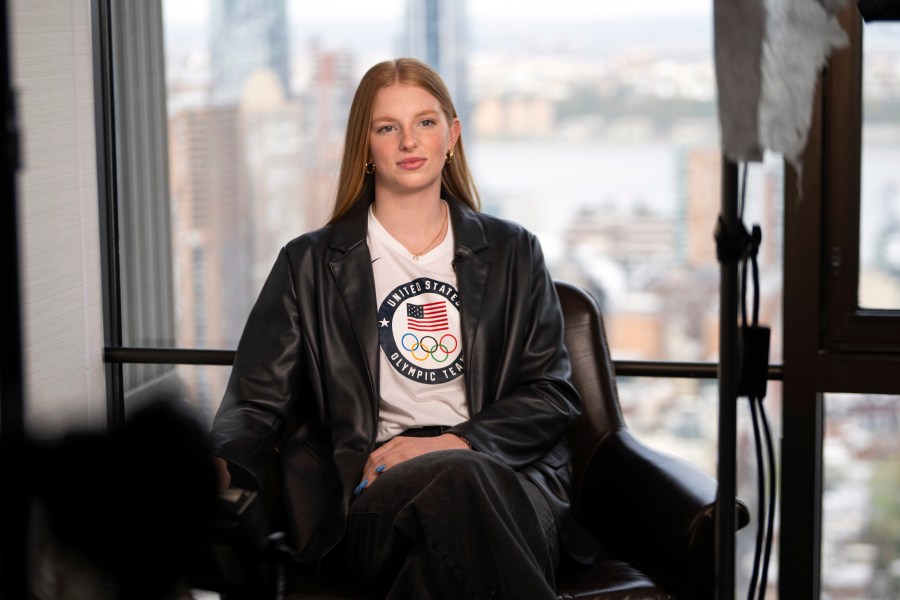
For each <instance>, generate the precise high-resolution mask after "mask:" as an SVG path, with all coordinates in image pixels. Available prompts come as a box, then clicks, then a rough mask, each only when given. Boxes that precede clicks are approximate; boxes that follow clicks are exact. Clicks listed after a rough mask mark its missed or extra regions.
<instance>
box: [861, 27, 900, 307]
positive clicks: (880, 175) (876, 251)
mask: <svg viewBox="0 0 900 600" xmlns="http://www.w3.org/2000/svg"><path fill="white" fill-rule="evenodd" d="M862 61H863V84H862V90H863V99H862V117H863V132H862V156H861V162H862V184H861V190H860V204H861V207H862V219H861V225H860V227H861V230H860V254H861V259H860V281H859V305H860V307H863V308H867V309H900V175H898V173H897V170H896V165H897V164H900V67H898V65H900V24H898V23H891V22H881V23H877V22H876V23H870V24H868V25H866V27H865V35H864V38H863V57H862Z"/></svg>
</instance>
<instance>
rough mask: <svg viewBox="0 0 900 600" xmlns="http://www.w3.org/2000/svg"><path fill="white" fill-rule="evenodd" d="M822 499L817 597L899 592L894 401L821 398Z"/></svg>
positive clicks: (898, 406)
mask: <svg viewBox="0 0 900 600" xmlns="http://www.w3.org/2000/svg"><path fill="white" fill-rule="evenodd" d="M825 404H826V422H825V448H824V469H825V477H824V480H825V481H824V490H823V493H822V504H823V519H822V521H823V526H822V591H823V592H824V594H827V597H829V598H896V597H897V595H898V594H900V544H898V539H900V503H898V501H897V488H898V486H900V442H898V440H900V437H898V435H897V433H898V431H900V397H897V396H893V397H892V396H879V395H863V394H828V395H827V396H826V398H825Z"/></svg>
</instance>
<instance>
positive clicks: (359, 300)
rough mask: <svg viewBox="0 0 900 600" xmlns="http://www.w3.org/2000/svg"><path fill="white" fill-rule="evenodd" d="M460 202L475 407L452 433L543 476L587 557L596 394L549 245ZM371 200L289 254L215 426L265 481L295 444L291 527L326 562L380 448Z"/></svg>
mask: <svg viewBox="0 0 900 600" xmlns="http://www.w3.org/2000/svg"><path fill="white" fill-rule="evenodd" d="M444 198H448V196H447V195H444ZM448 204H449V206H450V218H451V220H452V223H453V232H454V236H455V246H456V250H455V259H454V266H455V270H456V274H457V283H458V289H459V293H460V297H461V307H460V319H461V327H462V342H463V356H464V357H465V372H464V377H465V390H466V400H467V403H468V408H469V414H470V415H471V418H470V419H469V420H468V421H466V422H464V423H461V424H459V425H457V426H456V427H454V428H453V429H451V431H452V432H453V433H457V434H459V435H461V436H462V437H464V438H465V439H466V440H468V441H469V442H470V443H471V444H472V446H473V447H474V448H475V449H477V450H478V451H480V452H485V453H488V454H490V455H491V456H493V457H495V458H497V459H499V460H500V461H502V462H504V463H506V464H508V465H509V466H510V467H512V468H514V469H516V470H519V471H522V472H524V473H525V474H526V475H527V476H528V477H530V478H531V479H532V480H533V481H534V482H535V483H536V484H537V485H538V486H539V487H540V488H541V489H542V490H543V491H544V493H545V494H546V496H547V498H548V499H549V500H550V502H551V504H552V505H553V507H554V509H555V512H556V515H557V518H558V519H559V524H560V529H561V531H562V534H563V542H564V545H565V547H567V548H568V550H569V553H570V554H572V555H573V556H575V558H581V559H586V553H585V552H584V551H582V550H579V548H584V546H583V544H582V543H579V541H578V539H577V538H579V537H580V528H578V527H576V526H574V525H573V522H572V519H571V517H570V511H569V498H568V496H569V488H570V467H569V450H568V447H567V445H566V441H565V433H566V430H567V429H568V428H569V426H570V425H571V424H572V423H573V421H574V420H575V418H576V417H577V416H578V414H579V411H580V399H579V397H578V393H577V392H576V390H575V388H574V387H573V386H572V384H571V383H570V381H569V376H570V364H569V359H568V354H567V351H566V349H565V346H564V343H563V320H562V314H561V312H560V308H559V301H558V299H557V297H556V292H555V289H554V286H553V283H552V280H551V278H550V276H549V274H548V272H547V270H546V267H545V265H544V259H543V256H542V254H541V249H540V245H539V244H538V241H537V239H536V238H535V237H534V236H533V235H531V234H530V233H528V232H527V231H525V230H524V229H523V228H521V227H520V226H518V225H515V224H512V223H510V222H507V221H504V220H501V219H497V218H495V217H491V216H488V215H485V214H481V213H476V212H474V211H472V210H470V209H469V208H467V207H466V206H465V205H464V204H463V203H461V202H459V201H456V200H454V199H452V198H448ZM368 205H369V201H367V199H365V198H363V199H361V200H360V201H359V202H358V203H357V206H356V207H355V208H354V209H353V210H352V211H351V212H350V213H348V214H347V215H346V216H345V217H343V218H342V219H340V220H339V221H337V222H336V223H333V224H332V225H329V226H326V227H324V228H323V229H320V230H318V231H314V232H311V233H308V234H305V235H302V236H300V237H298V238H296V239H294V240H293V241H291V242H290V243H288V244H287V246H285V247H284V248H283V249H282V250H281V252H280V254H279V256H278V259H277V261H276V262H275V265H274V267H273V269H272V272H271V274H270V275H269V277H268V280H267V281H266V283H265V285H264V286H263V289H262V292H261V293H260V295H259V299H258V300H257V302H256V305H255V306H254V308H253V310H252V311H251V314H250V317H249V319H248V321H247V324H246V327H245V329H244V333H243V336H242V337H241V341H240V344H239V346H238V352H237V358H236V359H235V363H234V368H233V371H232V374H231V379H230V381H229V384H228V388H227V391H226V394H225V398H224V399H223V401H222V405H221V407H220V409H219V411H218V414H217V415H216V418H215V421H214V424H213V430H212V433H211V439H212V442H213V446H214V448H215V453H216V454H217V455H219V456H222V457H224V458H226V459H227V460H228V461H229V463H230V464H229V469H230V470H231V471H232V473H233V474H237V475H238V476H240V474H241V473H242V472H243V473H244V474H248V473H249V474H251V475H252V478H253V479H254V480H255V482H256V483H257V485H258V483H259V482H261V481H263V478H264V474H265V470H266V461H267V457H268V456H269V454H270V453H271V450H272V448H273V447H280V463H281V479H282V485H283V486H284V491H285V498H286V505H287V506H286V512H287V515H286V516H287V524H288V529H289V530H290V531H289V533H290V534H291V535H292V537H293V541H294V543H295V544H296V547H297V549H298V551H299V557H300V560H301V562H303V563H305V564H307V565H308V566H311V567H312V566H315V565H316V564H317V563H318V561H319V559H320V558H321V557H322V556H323V554H324V553H325V552H327V551H328V549H329V548H331V547H333V546H334V544H336V543H337V541H338V540H339V539H340V537H341V535H342V534H343V531H344V524H345V519H346V515H347V508H348V506H349V503H350V500H351V498H352V496H353V490H354V488H355V487H356V486H357V484H358V483H359V481H360V479H361V475H362V470H363V466H364V464H365V462H366V458H367V456H368V455H369V453H370V452H371V451H372V450H373V447H374V444H375V436H376V428H377V424H378V406H379V388H378V382H379V377H378V369H379V357H378V353H379V343H378V324H377V322H376V311H377V301H376V297H375V284H374V280H373V275H372V268H371V258H370V256H369V249H368V245H367V244H366V227H367V209H368ZM582 541H583V540H582Z"/></svg>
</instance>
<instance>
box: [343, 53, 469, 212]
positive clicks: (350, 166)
mask: <svg viewBox="0 0 900 600" xmlns="http://www.w3.org/2000/svg"><path fill="white" fill-rule="evenodd" d="M394 83H403V84H407V85H415V86H418V87H420V88H422V89H424V90H425V91H426V92H428V93H429V94H431V95H432V96H434V97H435V99H437V101H438V103H439V104H440V105H441V108H442V109H443V111H444V114H446V116H447V119H448V120H449V121H452V120H453V119H454V118H456V117H457V114H456V109H455V108H454V107H453V101H452V100H451V99H450V92H449V91H448V90H447V86H446V85H445V84H444V81H443V80H442V79H441V77H440V75H438V74H437V72H436V71H435V70H434V69H432V68H431V67H429V66H428V65H426V64H425V63H423V62H421V61H419V60H416V59H414V58H398V59H396V60H388V61H385V62H381V63H378V64H377V65H375V66H373V67H372V68H371V69H369V70H368V71H367V72H366V74H365V75H363V78H362V80H360V82H359V87H357V88H356V94H355V95H354V96H353V103H352V104H351V106H350V115H349V116H348V117H347V133H346V135H345V137H344V156H343V158H342V160H341V173H340V176H339V179H338V189H337V195H336V196H335V199H334V208H333V209H332V211H331V218H330V219H329V223H333V222H335V221H337V220H338V219H340V218H341V217H342V216H344V215H345V214H347V213H348V212H349V211H350V209H352V208H353V206H354V204H356V201H357V200H358V199H359V198H360V197H361V196H363V195H368V194H369V193H370V192H371V191H372V187H373V186H374V185H375V184H374V177H373V176H372V175H370V174H366V159H367V158H368V154H369V130H370V128H371V123H372V108H373V106H374V104H375V95H376V94H377V93H378V91H379V90H381V88H384V87H387V86H389V85H392V84H394ZM441 184H442V186H443V187H444V188H445V189H446V190H447V191H448V192H449V193H450V194H451V195H452V196H454V197H455V198H456V199H457V200H460V201H462V202H464V203H465V204H466V205H467V206H469V208H471V209H472V210H476V211H477V210H481V198H480V197H479V195H478V190H477V189H476V188H475V182H474V181H473V179H472V174H471V173H470V172H469V165H468V163H467V162H466V153H465V150H464V149H463V141H462V134H460V137H459V139H458V140H457V141H456V145H455V146H454V149H453V160H451V161H449V162H447V163H446V164H445V165H444V170H443V173H442V174H441Z"/></svg>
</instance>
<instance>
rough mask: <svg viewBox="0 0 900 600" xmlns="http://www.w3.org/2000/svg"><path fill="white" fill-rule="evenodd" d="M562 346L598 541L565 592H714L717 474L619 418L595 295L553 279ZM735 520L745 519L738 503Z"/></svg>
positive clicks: (302, 593)
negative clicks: (653, 443)
mask: <svg viewBox="0 0 900 600" xmlns="http://www.w3.org/2000/svg"><path fill="white" fill-rule="evenodd" d="M556 289H557V292H558V294H559V299H560V302H561V304H562V311H563V315H564V317H565V324H566V345H567V346H568V348H569V353H570V355H571V359H572V366H573V373H574V375H573V377H574V383H575V386H576V387H577V388H578V391H579V392H580V393H581V396H582V401H583V414H582V416H581V417H580V418H579V420H578V422H577V423H576V425H575V427H574V428H573V430H572V431H571V433H570V443H571V447H572V451H573V454H574V458H573V465H572V466H573V469H574V472H575V478H574V482H575V489H574V493H575V509H576V514H577V515H578V519H579V520H580V521H581V522H582V523H583V524H584V525H585V526H587V527H588V528H589V529H590V530H591V531H593V532H594V534H595V535H596V536H597V537H598V539H599V540H600V541H601V544H602V546H603V551H602V552H601V554H600V556H599V557H598V559H597V561H596V562H595V563H594V564H593V565H592V566H591V567H588V568H584V567H576V566H574V565H569V564H564V565H563V567H562V569H561V572H560V574H559V577H558V580H557V590H558V592H559V597H560V598H561V599H575V598H577V599H580V600H657V599H671V598H684V599H691V600H703V599H707V598H709V599H711V598H713V597H714V595H715V573H714V570H715V558H714V557H715V554H714V547H715V544H714V537H715V536H714V530H715V522H714V516H713V511H714V507H715V500H716V487H717V485H716V480H715V479H714V478H713V477H712V476H710V475H709V474H707V473H706V472H704V471H702V470H700V469H699V468H697V467H696V466H694V465H691V464H689V463H687V462H685V461H683V460H680V459H678V458H675V457H672V456H669V455H667V454H664V453H661V452H658V451H656V450H654V449H652V448H650V447H648V446H646V445H644V444H643V443H641V442H640V441H638V440H637V438H636V437H635V436H634V435H632V433H631V432H630V431H629V429H628V427H627V426H626V424H625V421H624V419H623V417H622V412H621V409H620V407H619V400H618V396H617V392H616V381H615V371H614V368H613V363H612V360H611V359H610V355H609V348H608V346H607V342H606V336H605V333H604V328H603V318H602V316H601V314H600V310H599V307H598V305H597V303H596V301H595V300H594V299H593V298H592V297H591V296H589V295H588V294H587V293H585V292H584V291H583V290H581V289H580V288H578V287H576V286H573V285H571V284H567V283H562V282H557V284H556ZM737 507H738V521H739V522H738V527H739V528H740V527H743V526H744V525H746V524H747V522H748V521H749V514H748V512H747V509H746V507H745V506H744V505H743V504H742V503H740V502H739V501H738V504H737ZM290 589H291V590H293V591H290V592H289V594H288V598H293V599H297V600H300V599H308V600H337V599H339V598H343V599H351V598H352V599H357V600H362V599H367V598H372V596H370V595H368V594H366V593H364V592H361V591H360V590H358V589H353V588H351V587H349V586H348V585H347V584H343V583H334V582H322V581H310V580H306V579H303V580H295V581H292V582H291V585H290Z"/></svg>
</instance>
